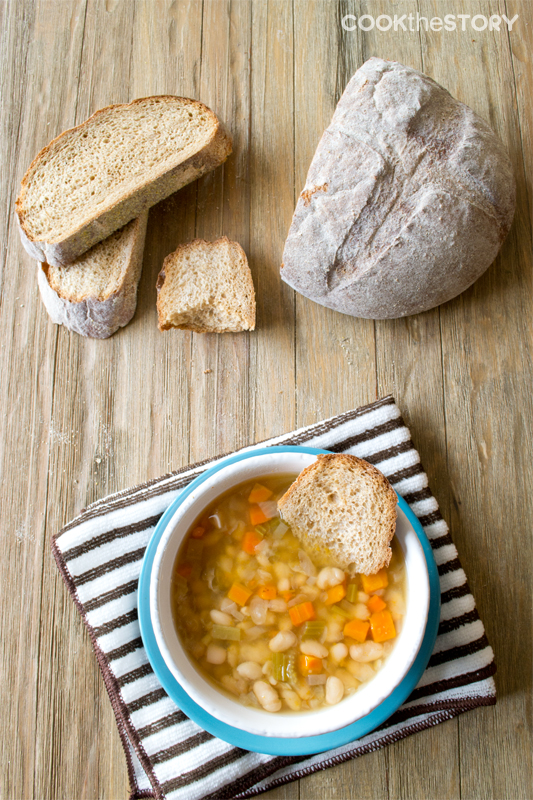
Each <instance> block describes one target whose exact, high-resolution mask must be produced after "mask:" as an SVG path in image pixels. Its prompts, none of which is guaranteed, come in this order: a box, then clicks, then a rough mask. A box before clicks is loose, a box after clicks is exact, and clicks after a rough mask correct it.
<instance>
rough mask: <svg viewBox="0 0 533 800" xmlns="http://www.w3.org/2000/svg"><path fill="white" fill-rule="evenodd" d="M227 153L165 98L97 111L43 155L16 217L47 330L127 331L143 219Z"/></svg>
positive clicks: (188, 105)
mask: <svg viewBox="0 0 533 800" xmlns="http://www.w3.org/2000/svg"><path fill="white" fill-rule="evenodd" d="M230 153H231V138H230V136H229V135H228V134H227V133H226V132H225V130H224V128H223V127H222V125H221V124H220V122H219V120H218V119H217V117H216V116H215V114H214V113H213V112H212V111H211V110H210V109H209V108H207V107H206V106H205V105H203V104H202V103H199V102H198V101H196V100H190V99H187V98H182V97H174V96H169V95H163V96H156V97H147V98H142V99H139V100H134V101H133V102H132V103H128V104H123V105H113V106H108V107H107V108H104V109H101V110H100V111H97V112H96V113H95V114H93V116H92V117H90V118H89V119H88V120H86V121H85V122H84V123H82V124H81V125H79V126H77V127H76V128H72V129H71V130H68V131H65V132H64V133H62V134H61V135H60V136H58V137H57V138H56V139H54V140H53V141H52V142H50V144H49V145H47V146H46V147H45V148H44V149H43V150H41V152H40V153H39V154H38V155H37V156H36V158H35V159H34V161H33V162H32V164H31V165H30V167H29V169H28V171H27V172H26V174H25V175H24V178H23V180H22V185H21V191H20V195H19V197H18V199H17V202H16V211H17V216H18V222H19V227H20V234H21V239H22V243H23V245H24V247H25V248H26V250H27V251H28V253H29V254H30V255H31V256H33V257H34V258H35V259H36V260H37V261H38V262H39V269H38V282H39V287H40V290H41V295H42V298H43V300H44V303H45V306H46V308H47V310H48V311H49V313H50V316H51V317H52V319H53V321H54V322H57V323H59V324H63V325H65V326H66V327H68V328H70V329H71V330H74V331H76V332H77V333H81V334H83V335H85V336H92V337H97V338H106V337H107V336H111V334H113V333H114V332H115V331H116V330H117V329H118V328H119V327H122V326H124V325H126V324H127V323H128V322H129V320H130V319H131V318H132V316H133V314H134V312H135V307H136V295H137V284H138V281H139V278H140V274H141V266H142V256H143V249H144V237H145V231H146V222H147V216H148V209H149V208H151V206H153V205H155V204H156V203H158V202H159V201H161V200H163V199H164V198H166V197H168V196H169V195H170V194H172V193H173V192H176V191H178V190H179V189H181V188H182V187H183V186H185V185H186V184H188V183H191V182H192V181H194V180H196V179H197V178H199V177H200V176H201V175H203V174H205V173H206V172H209V171H210V170H213V169H215V168H216V167H217V166H219V165H220V164H222V163H223V162H224V161H225V160H226V158H227V157H228V155H229V154H230ZM245 260H246V258H245ZM252 291H253V287H252ZM252 327H253V326H252ZM193 329H196V328H193Z"/></svg>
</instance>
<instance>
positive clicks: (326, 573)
mask: <svg viewBox="0 0 533 800" xmlns="http://www.w3.org/2000/svg"><path fill="white" fill-rule="evenodd" d="M344 578H345V575H344V572H343V571H342V569H339V568H338V567H324V569H321V570H320V572H319V573H318V578H317V579H316V585H317V586H318V588H319V589H332V588H333V586H338V585H339V583H342V582H343V580H344Z"/></svg>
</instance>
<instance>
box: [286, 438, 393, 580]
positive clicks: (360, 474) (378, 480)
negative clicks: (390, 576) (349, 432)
mask: <svg viewBox="0 0 533 800" xmlns="http://www.w3.org/2000/svg"><path fill="white" fill-rule="evenodd" d="M396 503H397V499H396V493H395V492H394V489H393V488H392V487H391V485H390V484H389V482H388V480H387V479H386V477H385V476H384V475H383V474H382V473H381V472H380V471H379V470H377V469H376V468H375V467H373V466H372V465H371V464H368V463H367V462H366V461H362V460H361V459H360V458H356V457H355V456H350V455H345V454H339V455H333V454H332V455H324V456H318V458H317V460H316V461H315V462H314V463H313V464H311V466H309V467H307V468H306V469H304V470H303V472H301V473H300V475H299V476H298V479H297V480H296V481H295V482H294V483H293V484H292V486H290V487H289V489H288V491H287V492H286V493H285V494H284V495H283V497H282V498H281V499H280V500H279V501H278V507H279V510H280V513H281V516H282V518H283V519H284V520H285V522H286V523H287V524H288V525H290V527H291V528H292V531H293V533H294V534H295V535H296V536H297V537H298V538H299V539H300V540H301V541H302V543H303V544H305V545H306V546H307V547H308V548H310V550H311V551H312V552H313V553H314V554H315V555H316V557H317V559H318V560H319V561H320V562H321V563H327V562H330V561H331V560H333V561H335V562H336V563H337V564H338V565H339V566H340V567H342V569H344V570H345V571H346V572H348V573H350V574H352V575H353V574H355V573H356V572H361V573H363V574H364V575H373V574H374V573H376V572H378V571H379V570H380V569H381V568H382V567H386V566H388V564H389V561H390V559H391V555H392V550H391V549H390V547H389V545H390V542H391V540H392V537H393V536H394V532H395V530H396Z"/></svg>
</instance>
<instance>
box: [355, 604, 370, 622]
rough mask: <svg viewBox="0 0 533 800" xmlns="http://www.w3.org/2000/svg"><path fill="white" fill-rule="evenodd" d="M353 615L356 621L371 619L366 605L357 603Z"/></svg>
mask: <svg viewBox="0 0 533 800" xmlns="http://www.w3.org/2000/svg"><path fill="white" fill-rule="evenodd" d="M353 613H354V617H355V618H356V619H368V618H369V617H370V611H369V610H368V606H365V604H364V603H356V604H355V606H354V612H353Z"/></svg>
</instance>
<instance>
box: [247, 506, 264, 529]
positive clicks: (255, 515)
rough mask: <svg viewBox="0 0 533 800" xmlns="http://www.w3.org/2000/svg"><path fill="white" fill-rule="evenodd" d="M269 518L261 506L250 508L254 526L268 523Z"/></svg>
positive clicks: (251, 520)
mask: <svg viewBox="0 0 533 800" xmlns="http://www.w3.org/2000/svg"><path fill="white" fill-rule="evenodd" d="M267 521H268V517H267V515H266V514H265V513H264V511H263V510H262V509H261V507H260V506H258V505H255V506H252V507H251V508H250V522H251V523H252V525H254V526H255V525H261V523H262V522H267Z"/></svg>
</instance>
